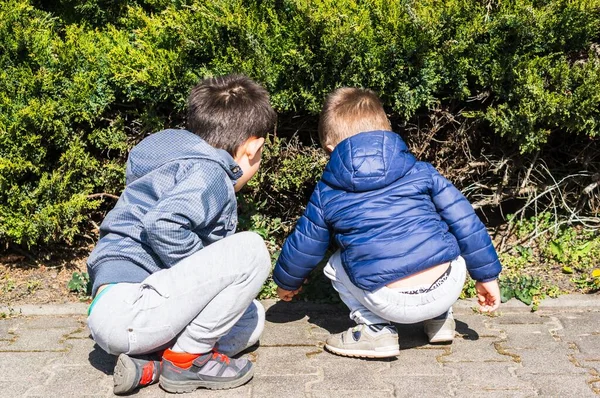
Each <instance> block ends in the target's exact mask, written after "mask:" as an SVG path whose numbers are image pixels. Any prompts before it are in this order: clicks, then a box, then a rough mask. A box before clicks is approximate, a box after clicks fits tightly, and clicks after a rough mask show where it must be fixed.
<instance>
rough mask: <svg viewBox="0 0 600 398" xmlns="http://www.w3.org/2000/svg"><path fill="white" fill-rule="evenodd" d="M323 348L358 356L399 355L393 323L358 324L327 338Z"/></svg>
mask: <svg viewBox="0 0 600 398" xmlns="http://www.w3.org/2000/svg"><path fill="white" fill-rule="evenodd" d="M325 348H326V349H327V350H328V351H329V352H332V353H334V354H337V355H343V356H347V357H359V358H387V357H394V356H397V355H400V346H399V344H398V331H397V330H396V327H395V326H393V325H389V324H385V325H364V324H359V325H357V326H355V327H353V328H350V329H348V330H346V331H345V332H342V333H338V334H334V335H331V336H329V338H327V341H326V342H325Z"/></svg>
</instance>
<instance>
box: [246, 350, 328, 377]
mask: <svg viewBox="0 0 600 398" xmlns="http://www.w3.org/2000/svg"><path fill="white" fill-rule="evenodd" d="M314 355H330V354H327V353H323V350H322V349H320V348H316V347H315V348H311V347H276V348H275V347H274V348H269V347H261V348H260V349H259V350H258V351H257V352H256V355H255V356H256V361H255V364H256V375H260V376H261V377H262V376H265V377H266V376H293V375H315V374H317V364H316V363H315V361H310V362H309V361H308V359H309V358H310V357H311V356H314Z"/></svg>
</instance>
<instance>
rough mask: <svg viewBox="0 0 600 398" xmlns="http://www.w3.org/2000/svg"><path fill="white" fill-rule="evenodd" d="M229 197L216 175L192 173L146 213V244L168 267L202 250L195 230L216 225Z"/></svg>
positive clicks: (143, 222) (144, 221)
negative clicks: (213, 223) (212, 224)
mask: <svg viewBox="0 0 600 398" xmlns="http://www.w3.org/2000/svg"><path fill="white" fill-rule="evenodd" d="M207 177H208V178H207ZM211 177H212V178H211ZM227 197H228V193H227V186H226V185H225V184H222V183H221V181H220V179H219V178H215V175H214V174H213V173H209V174H208V176H207V170H200V169H198V170H195V171H194V170H192V171H191V172H190V173H189V174H188V175H187V176H185V177H184V178H183V180H182V181H179V182H178V183H177V184H175V186H174V187H173V189H172V191H171V192H169V193H167V194H166V195H165V196H164V197H163V198H161V199H160V201H159V202H158V203H157V204H156V205H155V206H154V207H152V208H151V209H150V210H149V211H148V212H147V213H146V215H145V216H144V217H143V219H142V224H143V227H144V234H145V235H146V240H147V243H148V244H149V245H150V247H151V248H152V250H153V251H154V253H156V255H158V257H159V258H160V259H161V261H162V262H163V264H164V265H165V266H167V267H172V266H173V265H174V264H175V263H177V262H178V261H180V260H182V259H184V258H186V257H188V256H190V255H191V254H193V253H195V252H197V251H198V250H200V249H202V248H203V244H202V240H201V239H200V237H199V236H198V234H196V233H195V232H194V230H195V229H196V228H199V227H200V228H202V227H205V226H208V225H209V224H211V223H212V222H214V221H216V220H217V219H218V217H219V215H220V214H221V213H222V211H223V209H224V208H225V205H226V200H227Z"/></svg>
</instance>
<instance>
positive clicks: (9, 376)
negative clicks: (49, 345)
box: [0, 352, 59, 397]
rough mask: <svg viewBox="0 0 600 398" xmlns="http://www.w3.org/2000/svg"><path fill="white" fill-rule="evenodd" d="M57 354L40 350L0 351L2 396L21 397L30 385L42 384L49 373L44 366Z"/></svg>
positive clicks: (0, 387) (0, 386)
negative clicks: (36, 351) (34, 352)
mask: <svg viewBox="0 0 600 398" xmlns="http://www.w3.org/2000/svg"><path fill="white" fill-rule="evenodd" d="M58 355H59V354H57V353H52V352H40V353H37V354H36V355H31V353H25V352H9V353H0V391H1V392H2V394H1V395H2V396H7V397H9V396H10V397H22V396H23V395H24V394H25V392H26V391H27V390H29V389H30V388H31V387H32V386H36V385H39V384H43V383H45V382H46V380H47V379H48V378H49V377H50V375H51V373H50V372H48V371H46V368H47V367H48V366H49V365H50V364H51V363H52V361H54V360H56V359H57V357H58Z"/></svg>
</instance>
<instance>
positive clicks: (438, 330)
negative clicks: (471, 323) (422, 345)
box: [423, 310, 456, 343]
mask: <svg viewBox="0 0 600 398" xmlns="http://www.w3.org/2000/svg"><path fill="white" fill-rule="evenodd" d="M423 326H424V328H425V334H427V338H429V342H430V343H451V342H452V341H453V340H454V330H455V329H456V322H454V316H453V315H452V310H450V311H448V312H447V314H446V317H445V318H442V319H437V318H434V319H428V320H426V321H425V322H424V323H423Z"/></svg>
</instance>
